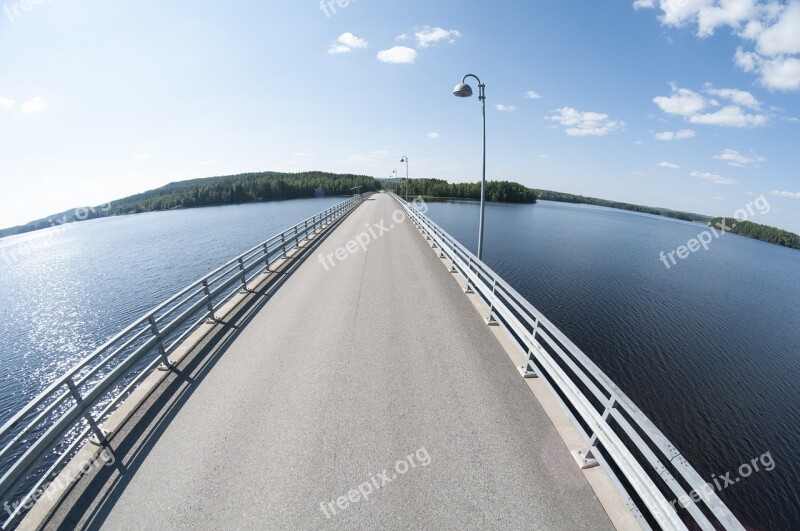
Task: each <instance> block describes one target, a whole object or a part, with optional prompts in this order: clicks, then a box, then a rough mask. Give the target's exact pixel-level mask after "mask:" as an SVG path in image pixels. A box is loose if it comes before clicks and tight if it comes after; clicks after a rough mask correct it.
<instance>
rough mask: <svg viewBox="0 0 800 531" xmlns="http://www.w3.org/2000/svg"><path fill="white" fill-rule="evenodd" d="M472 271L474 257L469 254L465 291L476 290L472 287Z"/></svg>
mask: <svg viewBox="0 0 800 531" xmlns="http://www.w3.org/2000/svg"><path fill="white" fill-rule="evenodd" d="M471 272H472V257H471V256H467V287H466V288H464V293H466V294H468V295H469V294H472V293H475V290H473V289H472V281H471V280H470V279H469V274H470V273H471Z"/></svg>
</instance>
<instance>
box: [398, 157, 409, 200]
mask: <svg viewBox="0 0 800 531" xmlns="http://www.w3.org/2000/svg"><path fill="white" fill-rule="evenodd" d="M400 162H405V163H406V203H408V157H406V156H405V155H403V158H402V159H400Z"/></svg>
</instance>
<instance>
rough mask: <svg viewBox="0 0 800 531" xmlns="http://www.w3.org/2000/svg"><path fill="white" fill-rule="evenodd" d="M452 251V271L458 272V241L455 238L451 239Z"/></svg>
mask: <svg viewBox="0 0 800 531" xmlns="http://www.w3.org/2000/svg"><path fill="white" fill-rule="evenodd" d="M450 252H451V254H450V272H451V273H458V269H456V241H455V240H454V239H451V241H450Z"/></svg>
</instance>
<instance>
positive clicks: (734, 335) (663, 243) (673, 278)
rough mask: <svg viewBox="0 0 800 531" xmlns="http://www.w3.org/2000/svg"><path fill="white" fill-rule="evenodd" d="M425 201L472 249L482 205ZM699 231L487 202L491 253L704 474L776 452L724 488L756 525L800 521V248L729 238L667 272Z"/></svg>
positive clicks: (790, 525)
mask: <svg viewBox="0 0 800 531" xmlns="http://www.w3.org/2000/svg"><path fill="white" fill-rule="evenodd" d="M429 208H430V210H429V211H428V215H429V216H430V217H431V218H432V219H433V220H435V221H436V222H437V223H439V224H440V225H441V226H442V227H443V228H444V229H445V230H447V231H448V232H450V233H451V234H452V235H453V236H455V237H456V238H457V239H458V240H460V241H461V242H462V243H464V244H465V245H467V246H469V247H470V248H472V249H473V250H474V249H475V248H476V246H477V231H478V227H477V219H478V206H477V205H476V204H474V203H456V202H446V203H431V204H429ZM703 230H705V227H703V226H702V225H699V224H693V223H688V222H683V221H677V220H669V219H666V218H659V217H655V216H648V215H644V214H637V213H633V212H625V211H619V210H611V209H605V208H600V207H593V206H586V205H570V204H563V203H550V202H541V203H539V204H537V205H534V206H531V205H490V206H488V207H487V211H486V227H485V235H484V260H485V261H486V262H487V263H488V264H489V265H490V266H491V267H492V268H493V269H494V270H495V271H497V272H498V273H499V274H500V275H501V276H503V278H505V279H506V280H507V281H508V282H509V283H510V284H512V285H513V286H514V287H515V288H516V289H517V290H518V291H519V292H520V294H521V295H523V296H524V297H526V298H527V299H528V300H529V301H530V302H531V303H532V304H533V305H534V306H536V307H537V308H538V309H539V310H541V311H542V312H543V313H544V314H545V315H547V316H548V318H549V319H550V320H551V321H552V322H553V323H554V324H555V325H556V326H558V327H559V328H560V329H561V330H562V331H563V332H564V333H566V335H567V336H568V337H570V339H572V341H573V342H575V343H576V344H577V345H578V346H579V347H581V349H583V351H584V352H586V354H587V355H589V356H590V357H591V358H592V359H593V360H594V361H595V362H596V363H597V364H598V365H599V366H600V367H601V368H602V369H603V370H604V371H605V372H606V373H607V374H608V375H609V376H610V377H611V378H612V379H613V380H614V381H615V382H616V383H617V384H618V385H619V386H620V388H622V390H623V391H624V392H625V393H626V394H628V395H629V396H630V397H631V399H632V400H633V401H634V402H635V403H636V404H637V405H639V406H640V407H641V409H642V410H643V411H644V412H645V414H647V415H648V416H649V417H650V419H651V420H653V422H655V424H656V425H657V426H659V428H661V430H662V431H663V432H664V433H665V435H666V436H667V437H668V438H669V439H670V440H671V441H672V442H673V443H675V444H676V446H677V447H678V448H679V450H681V452H682V453H683V454H684V455H685V456H686V457H687V458H688V460H689V462H690V463H692V464H693V465H694V466H695V468H696V469H697V470H698V472H699V473H700V475H701V476H703V477H704V478H706V479H707V480H712V479H713V477H714V475H716V476H717V478H721V477H722V476H724V474H725V473H727V472H731V475H730V476H729V477H730V478H731V479H734V478H736V477H738V476H739V474H738V472H737V470H738V469H739V467H740V466H741V465H742V464H744V463H749V462H750V461H751V460H752V459H753V458H758V457H761V456H763V455H764V454H766V453H769V456H766V457H764V462H765V463H767V465H769V464H770V463H774V464H773V465H772V466H763V465H759V467H760V468H761V469H765V468H773V469H772V470H771V471H769V472H767V471H766V470H762V471H761V472H758V473H754V474H752V475H750V476H749V477H747V478H746V479H742V480H741V481H740V482H738V483H736V484H735V485H734V486H729V487H728V488H726V489H724V490H723V491H722V492H720V493H719V495H720V497H721V498H722V499H723V500H724V501H725V502H726V503H727V504H728V505H729V507H731V509H732V510H733V511H734V513H735V514H736V515H737V516H738V517H739V518H740V519H741V521H742V522H743V523H744V524H745V526H746V527H747V528H749V529H793V530H796V529H800V492H798V490H799V488H800V459H798V456H800V308H799V307H798V303H799V302H800V251H796V250H792V249H785V248H782V247H778V246H775V245H770V244H766V243H763V242H759V241H755V240H751V239H747V238H743V237H740V236H736V235H733V234H726V235H725V236H723V237H722V238H720V239H719V240H715V241H713V242H712V243H711V244H710V247H709V250H708V251H703V250H702V249H701V250H700V251H699V252H697V253H693V254H691V255H690V256H689V257H688V258H687V259H686V260H683V261H680V260H678V264H677V265H676V266H673V267H671V269H669V270H668V269H667V268H666V267H665V266H664V264H663V263H662V262H660V261H659V253H660V252H661V251H664V252H668V251H671V250H673V249H675V248H676V247H678V246H679V245H685V244H686V242H687V241H688V240H690V239H692V238H696V237H697V235H698V234H699V233H700V232H702V231H703ZM745 472H746V470H745ZM720 484H721V485H724V484H725V483H724V482H723V481H720Z"/></svg>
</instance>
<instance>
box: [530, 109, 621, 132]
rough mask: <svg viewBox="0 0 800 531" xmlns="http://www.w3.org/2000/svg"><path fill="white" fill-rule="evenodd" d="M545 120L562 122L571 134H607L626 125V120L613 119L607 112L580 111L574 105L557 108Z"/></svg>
mask: <svg viewBox="0 0 800 531" xmlns="http://www.w3.org/2000/svg"><path fill="white" fill-rule="evenodd" d="M545 120H550V121H552V122H557V123H559V124H561V125H562V126H564V127H565V128H566V129H565V130H564V132H565V133H566V134H567V135H569V136H605V135H607V134H609V133H612V132H614V131H618V130H620V129H622V128H623V127H625V122H623V121H619V120H611V119H609V116H608V115H607V114H603V113H597V112H580V111H577V110H575V109H573V108H572V107H562V108H561V109H556V110H554V111H552V112H551V113H550V114H549V115H547V116H545Z"/></svg>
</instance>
